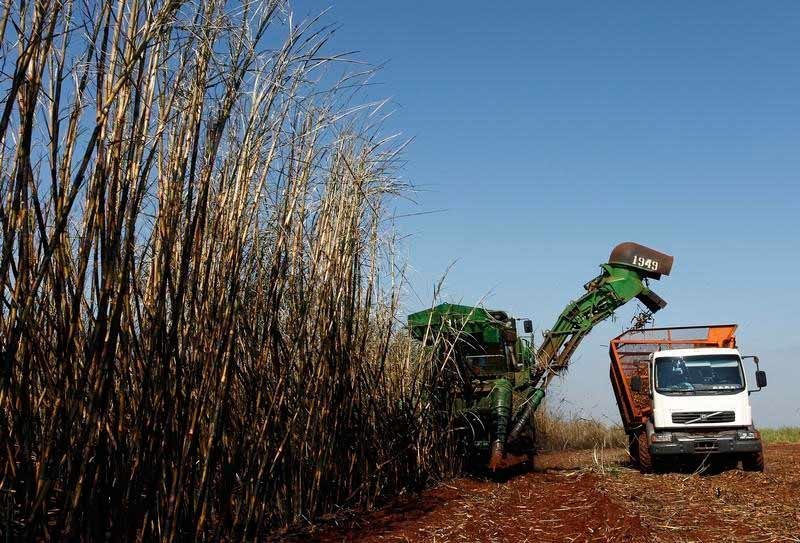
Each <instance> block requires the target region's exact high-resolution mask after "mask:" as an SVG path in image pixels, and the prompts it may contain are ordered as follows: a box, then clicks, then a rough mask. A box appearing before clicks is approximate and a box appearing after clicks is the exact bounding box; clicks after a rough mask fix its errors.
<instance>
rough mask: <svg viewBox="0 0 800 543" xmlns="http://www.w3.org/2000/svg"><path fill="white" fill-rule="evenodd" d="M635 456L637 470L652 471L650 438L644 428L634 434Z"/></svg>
mask: <svg viewBox="0 0 800 543" xmlns="http://www.w3.org/2000/svg"><path fill="white" fill-rule="evenodd" d="M636 442H637V447H636V456H637V458H638V460H639V471H641V472H642V473H653V454H652V453H651V452H650V440H649V439H648V438H647V432H645V431H644V430H643V431H641V432H639V434H638V435H637V436H636Z"/></svg>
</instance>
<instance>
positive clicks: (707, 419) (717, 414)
mask: <svg viewBox="0 0 800 543" xmlns="http://www.w3.org/2000/svg"><path fill="white" fill-rule="evenodd" d="M734 420H736V413H734V412H733V411H682V412H680V413H673V414H672V422H673V423H675V424H708V423H715V422H733V421H734Z"/></svg>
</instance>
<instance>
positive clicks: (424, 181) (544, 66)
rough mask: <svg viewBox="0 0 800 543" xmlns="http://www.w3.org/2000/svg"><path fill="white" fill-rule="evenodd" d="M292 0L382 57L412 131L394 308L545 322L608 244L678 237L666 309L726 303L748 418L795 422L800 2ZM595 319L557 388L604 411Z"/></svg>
mask: <svg viewBox="0 0 800 543" xmlns="http://www.w3.org/2000/svg"><path fill="white" fill-rule="evenodd" d="M768 5H769V10H767V9H765V6H766V4H763V3H757V2H747V3H745V2H669V3H661V2H659V3H657V2H648V3H645V2H607V3H597V2H591V3H590V2H550V3H543V2H527V1H510V2H502V3H496V4H494V5H493V4H491V3H486V2H480V3H479V2H466V1H438V2H389V1H383V0H381V1H373V2H355V1H341V2H335V3H334V2H330V1H328V2H317V1H313V2H300V1H298V2H296V3H295V12H296V14H297V15H298V16H304V15H308V14H312V13H316V12H318V11H320V10H322V9H324V8H326V7H331V8H332V9H331V11H330V12H329V13H328V14H327V15H326V20H327V21H329V22H338V23H340V24H341V28H340V29H339V30H338V31H337V33H336V38H335V40H334V42H333V47H334V48H335V49H336V50H356V51H359V54H358V56H359V57H360V58H363V59H365V60H367V61H369V62H371V63H374V64H381V63H384V62H386V66H385V68H384V69H383V70H382V72H381V73H380V75H379V76H378V78H377V81H378V82H379V83H380V85H377V86H376V87H374V88H373V90H372V91H371V92H372V93H374V95H375V96H388V97H391V98H392V99H393V103H394V105H395V109H396V112H395V114H394V116H393V118H392V120H391V121H390V125H389V127H388V128H389V129H392V130H393V129H399V130H402V132H403V133H404V135H405V136H407V137H413V138H414V142H413V144H412V145H411V146H410V148H409V149H408V151H407V153H406V156H405V158H406V160H407V165H406V166H405V167H404V169H403V172H402V173H403V175H404V177H405V178H407V179H408V180H409V181H410V182H412V183H413V184H414V186H415V187H416V193H415V194H414V199H415V200H416V202H417V203H416V204H415V205H410V204H399V205H398V212H399V213H405V212H408V211H409V210H410V211H412V212H427V211H438V212H437V213H431V214H427V215H420V216H416V217H408V218H405V219H402V220H401V221H400V222H399V228H400V229H401V230H402V231H403V232H404V233H407V234H410V237H409V238H408V239H407V240H406V246H405V248H404V251H405V254H406V256H407V258H408V260H409V263H410V268H411V272H410V274H409V278H410V282H411V289H410V292H409V294H408V296H407V298H406V302H405V303H406V304H407V306H408V310H409V311H413V310H416V309H418V308H420V307H421V306H424V304H426V303H429V300H430V296H431V291H432V286H433V284H434V282H436V281H437V280H438V279H439V277H440V276H441V275H442V273H443V272H444V270H445V269H446V268H447V267H448V266H449V265H450V264H451V263H453V262H455V264H454V266H453V268H452V269H451V271H450V273H449V276H448V278H447V282H446V287H445V292H446V295H447V298H448V300H450V301H460V302H463V303H472V302H476V301H478V300H480V299H482V298H484V297H485V300H486V305H487V306H488V307H492V308H498V309H508V310H510V311H512V312H513V313H514V314H515V315H517V316H530V317H532V318H533V320H534V323H535V325H536V326H537V327H538V328H539V329H545V328H549V327H550V325H551V323H552V322H553V320H554V319H555V318H556V316H557V315H558V313H559V312H560V311H561V309H562V308H563V306H564V304H565V303H566V302H567V301H569V300H570V299H572V298H575V297H577V296H579V295H580V294H581V286H582V285H583V283H585V282H586V281H587V280H589V279H591V278H592V277H593V276H594V275H596V273H597V272H598V268H597V265H599V264H601V263H603V262H604V261H605V259H606V258H607V256H608V253H609V252H610V250H611V248H612V247H613V246H614V245H616V244H617V243H619V242H622V241H628V240H630V241H637V242H640V243H643V244H646V245H649V246H651V247H653V248H655V249H658V250H661V251H664V252H667V253H670V254H672V255H674V256H675V266H674V271H673V276H672V277H668V278H665V279H664V280H663V281H661V282H660V283H658V284H656V285H655V286H654V290H656V291H657V292H658V293H659V294H660V295H662V297H664V298H665V299H666V300H667V301H668V302H669V306H668V307H667V308H666V309H665V310H664V311H663V312H661V313H659V314H658V315H657V320H656V322H657V324H658V325H662V326H668V325H684V324H702V323H719V322H726V323H727V322H735V323H738V324H739V325H740V331H739V334H738V337H739V344H740V347H741V349H742V350H743V351H745V352H746V354H758V355H760V357H761V360H762V367H763V369H765V370H766V371H767V373H768V376H769V378H770V385H769V387H768V388H767V389H765V390H764V391H763V392H761V393H760V394H757V395H754V396H753V403H754V414H755V419H756V422H757V423H760V424H761V425H762V426H776V425H781V424H794V425H798V424H800V394H798V392H797V386H798V383H800V354H799V353H800V333H799V332H798V326H800V318H798V311H800V289H799V288H798V285H797V279H798V271H799V270H800V242H799V241H798V236H800V218H798V217H799V215H800V204H798V199H799V198H800V188H798V185H800V183H799V181H800V152H798V151H800V2H771V3H769V4H768ZM634 310H635V307H634V305H633V304H631V306H629V307H626V308H623V309H622V310H620V311H619V314H618V318H617V319H616V321H615V322H607V323H605V324H603V325H601V326H599V327H597V328H596V329H595V331H594V332H593V333H592V334H591V336H590V337H589V338H588V339H587V340H586V341H585V342H584V344H583V345H582V346H581V348H580V349H579V351H578V353H577V354H576V356H575V358H574V359H573V367H572V369H571V371H570V373H569V374H568V376H567V377H566V378H565V379H564V380H563V381H562V382H561V383H560V384H559V385H558V386H557V387H556V389H554V390H551V394H550V402H551V404H552V405H554V406H555V405H561V407H562V408H563V409H564V410H566V411H568V412H574V413H576V414H579V415H580V416H592V415H594V416H605V417H608V418H609V419H610V420H612V421H616V420H618V414H617V412H616V407H615V404H614V401H613V397H612V393H611V388H610V385H609V383H608V377H607V372H608V355H607V348H606V346H607V344H608V340H609V339H610V338H611V337H613V336H615V335H617V334H618V333H619V332H621V331H622V330H623V329H624V328H625V325H626V324H627V323H628V322H629V321H630V318H631V316H632V314H633V313H634Z"/></svg>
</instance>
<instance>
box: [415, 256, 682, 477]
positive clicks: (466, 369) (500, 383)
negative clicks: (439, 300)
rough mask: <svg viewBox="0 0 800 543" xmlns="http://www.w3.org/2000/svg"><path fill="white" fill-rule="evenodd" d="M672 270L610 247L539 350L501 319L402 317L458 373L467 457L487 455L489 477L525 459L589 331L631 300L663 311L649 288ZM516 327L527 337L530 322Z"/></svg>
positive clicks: (488, 313)
mask: <svg viewBox="0 0 800 543" xmlns="http://www.w3.org/2000/svg"><path fill="white" fill-rule="evenodd" d="M672 263H673V258H672V257H671V256H669V255H666V254H664V253H660V252H658V251H655V250H653V249H650V248H648V247H645V246H643V245H639V244H637V243H630V242H628V243H622V244H620V245H617V246H616V247H615V248H614V250H613V251H611V255H610V256H609V259H608V262H607V263H605V264H602V265H601V266H600V267H601V273H600V275H598V276H597V277H595V278H594V279H592V280H591V281H589V282H588V283H586V285H584V288H585V290H586V293H585V294H583V295H582V296H581V297H580V298H578V299H577V300H575V301H572V302H570V303H569V304H567V306H566V308H565V309H564V311H563V312H562V313H561V315H560V316H559V317H558V319H557V320H556V322H555V324H554V326H553V327H552V328H551V329H550V330H547V331H545V333H544V338H543V340H542V343H541V345H539V347H538V349H535V347H534V345H533V337H532V336H530V338H525V337H520V336H519V335H518V334H517V329H516V319H514V318H513V317H511V316H509V315H508V314H507V313H506V312H504V311H497V310H487V309H484V308H482V307H471V306H464V305H456V304H447V303H445V304H441V305H438V306H436V307H433V308H431V309H427V310H424V311H419V312H417V313H413V314H411V315H409V316H408V327H409V331H410V333H411V336H412V337H414V338H415V339H417V340H419V341H422V342H423V343H425V345H427V346H428V347H429V348H433V349H436V350H437V353H438V354H437V356H438V357H439V358H440V359H442V360H441V361H442V362H446V361H452V362H453V363H454V364H455V367H456V368H457V369H458V375H459V378H460V393H459V394H458V395H457V397H456V398H454V399H453V409H454V410H455V411H456V412H457V413H458V414H460V415H461V416H462V418H463V420H464V423H465V424H464V426H465V432H464V435H465V436H468V437H465V441H468V443H467V445H468V448H469V449H470V452H472V453H476V452H477V453H478V454H485V453H486V452H489V467H490V468H491V469H493V470H494V469H497V468H498V467H499V466H500V465H501V464H502V461H503V458H504V456H505V454H506V450H512V451H514V452H517V453H522V452H526V453H528V454H532V452H533V450H534V445H535V437H534V436H535V428H534V424H533V413H534V412H535V410H536V409H537V407H538V406H539V404H540V403H541V401H542V399H543V398H544V394H545V389H546V388H547V385H548V383H549V382H550V381H551V380H552V379H553V378H554V377H555V376H556V375H559V374H560V373H561V372H563V371H564V370H565V369H566V368H567V366H568V364H569V360H570V358H571V356H572V354H573V353H574V352H575V349H577V347H578V345H579V344H580V342H581V341H582V339H583V338H584V337H586V335H587V334H588V333H589V332H590V331H591V330H592V328H593V327H594V326H595V325H596V324H598V323H599V322H601V321H603V320H605V319H606V318H608V317H609V316H611V315H612V314H613V312H614V311H615V310H616V309H617V308H619V307H620V306H622V305H624V304H626V303H627V302H629V301H630V300H632V299H634V298H636V299H638V300H640V301H641V302H642V303H643V304H644V305H645V306H646V307H647V308H648V310H650V311H651V312H653V313H655V312H656V311H658V310H660V309H662V308H663V307H664V306H666V302H665V301H664V300H663V299H661V297H659V296H658V295H657V294H656V293H654V292H653V291H652V290H650V288H649V280H650V279H660V278H661V276H662V275H669V273H670V271H671V270H672ZM523 327H524V330H525V333H526V334H530V333H531V332H532V328H533V327H532V325H531V322H530V321H529V320H526V321H524V323H523ZM445 359H447V360H445ZM476 422H477V424H476Z"/></svg>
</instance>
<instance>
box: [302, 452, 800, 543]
mask: <svg viewBox="0 0 800 543" xmlns="http://www.w3.org/2000/svg"><path fill="white" fill-rule="evenodd" d="M766 462H767V470H766V472H765V473H748V472H744V471H741V470H740V469H737V470H728V471H724V472H722V473H709V472H703V473H696V472H692V471H691V470H689V471H686V470H685V471H684V472H681V473H664V474H654V475H642V474H640V473H639V472H638V471H636V470H634V469H632V468H631V467H629V465H628V462H627V455H626V453H625V452H624V451H622V450H613V451H608V450H607V451H604V453H603V454H599V453H596V452H592V451H577V452H566V453H547V454H542V455H539V456H538V457H537V459H536V462H535V468H534V470H530V469H529V470H527V471H525V470H517V471H516V473H509V474H508V475H507V480H504V481H496V480H488V479H480V478H461V479H457V480H455V481H450V482H448V483H446V484H441V485H439V486H438V487H435V488H432V489H430V490H427V491H425V492H423V493H422V494H420V495H419V496H416V497H413V498H406V499H403V500H398V501H397V502H396V503H394V504H392V505H391V506H389V507H386V508H383V509H381V510H379V511H376V512H374V513H370V514H367V515H362V516H360V517H357V518H355V519H351V520H348V521H346V522H342V523H340V524H339V525H338V526H327V527H325V528H323V529H322V530H321V531H320V532H317V533H316V534H311V535H307V536H306V537H304V538H303V539H304V540H306V541H308V540H315V541H324V542H332V541H366V542H398V541H410V542H422V541H425V542H428V541H431V542H433V541H441V542H446V541H457V542H462V541H463V542H467V541H520V542H522V541H575V542H579V541H635V542H639V541H642V542H644V541H664V542H684V541H703V542H706V541H726V542H738V541H752V542H756V541H796V542H800V444H792V445H770V446H768V448H767V451H766Z"/></svg>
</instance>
